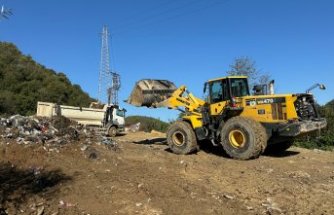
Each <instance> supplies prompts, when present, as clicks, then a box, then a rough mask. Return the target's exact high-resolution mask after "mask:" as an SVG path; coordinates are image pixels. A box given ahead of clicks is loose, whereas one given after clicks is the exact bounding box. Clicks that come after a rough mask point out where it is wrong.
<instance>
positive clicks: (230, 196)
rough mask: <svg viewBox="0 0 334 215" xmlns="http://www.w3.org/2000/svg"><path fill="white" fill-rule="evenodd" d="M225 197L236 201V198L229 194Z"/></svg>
mask: <svg viewBox="0 0 334 215" xmlns="http://www.w3.org/2000/svg"><path fill="white" fill-rule="evenodd" d="M223 196H224V198H226V199H234V196H232V195H229V194H224V195H223Z"/></svg>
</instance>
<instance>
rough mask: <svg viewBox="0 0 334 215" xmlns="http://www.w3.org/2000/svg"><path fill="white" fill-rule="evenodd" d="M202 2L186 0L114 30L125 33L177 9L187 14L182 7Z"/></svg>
mask: <svg viewBox="0 0 334 215" xmlns="http://www.w3.org/2000/svg"><path fill="white" fill-rule="evenodd" d="M219 1H220V2H223V0H219ZM200 2H201V3H203V0H192V1H189V2H186V4H182V5H178V6H177V7H172V8H167V9H165V10H163V11H160V12H159V13H155V14H151V15H149V16H145V17H143V18H141V19H137V20H136V22H133V23H131V24H129V25H124V26H121V27H118V28H115V29H114V30H113V34H120V33H121V32H122V33H123V32H125V31H128V30H131V27H136V28H137V27H140V26H143V25H147V22H149V23H152V21H153V22H154V21H156V20H161V18H162V20H164V19H166V18H165V17H163V16H164V15H166V14H170V13H172V12H175V11H177V12H181V14H179V15H177V16H180V15H181V16H183V15H187V14H188V13H185V12H182V11H180V9H183V8H187V7H190V6H192V5H195V4H197V3H200ZM206 2H208V1H205V3H206ZM214 2H215V4H216V3H217V2H216V1H214ZM211 3H212V2H211ZM205 8H206V7H205ZM201 9H203V8H200V10H201ZM197 10H198V9H196V11H197ZM171 17H173V16H171ZM159 18H160V19H159ZM145 22H146V23H145Z"/></svg>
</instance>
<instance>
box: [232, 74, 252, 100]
mask: <svg viewBox="0 0 334 215" xmlns="http://www.w3.org/2000/svg"><path fill="white" fill-rule="evenodd" d="M230 80H231V91H232V92H231V93H232V96H233V97H242V96H248V95H249V89H248V83H247V79H246V78H232V79H230Z"/></svg>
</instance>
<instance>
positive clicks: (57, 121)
mask: <svg viewBox="0 0 334 215" xmlns="http://www.w3.org/2000/svg"><path fill="white" fill-rule="evenodd" d="M78 128H79V126H78V125H77V124H76V123H75V122H73V121H71V120H69V119H68V118H66V117H63V116H55V117H52V118H51V119H48V118H37V117H25V116H21V115H14V116H11V117H9V118H0V137H1V138H5V139H16V142H17V143H19V144H21V143H24V144H28V143H45V142H50V141H51V142H52V141H56V142H57V143H65V142H67V141H69V140H78V139H79V130H78Z"/></svg>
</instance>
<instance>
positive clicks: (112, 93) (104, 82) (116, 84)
mask: <svg viewBox="0 0 334 215" xmlns="http://www.w3.org/2000/svg"><path fill="white" fill-rule="evenodd" d="M109 36H110V33H109V30H108V27H107V26H103V29H102V45H101V63H100V72H99V89H98V99H99V102H100V103H105V102H107V103H108V104H113V105H118V92H119V89H120V87H121V78H120V75H119V74H118V73H116V72H114V71H112V70H111V68H110V49H109Z"/></svg>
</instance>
